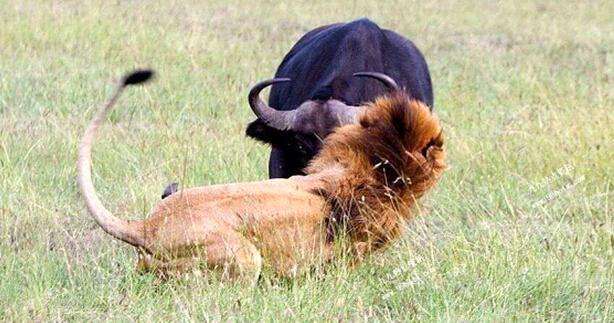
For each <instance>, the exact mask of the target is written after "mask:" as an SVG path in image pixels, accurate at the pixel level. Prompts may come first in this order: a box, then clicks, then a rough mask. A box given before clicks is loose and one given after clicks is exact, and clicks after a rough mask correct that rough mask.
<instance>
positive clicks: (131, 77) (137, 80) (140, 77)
mask: <svg viewBox="0 0 614 323" xmlns="http://www.w3.org/2000/svg"><path fill="white" fill-rule="evenodd" d="M154 74H155V72H154V71H153V70H134V71H132V72H130V74H126V75H125V76H124V78H123V79H122V84H123V85H124V86H128V85H134V84H141V83H145V82H147V81H149V80H150V79H151V78H152V77H153V76H154Z"/></svg>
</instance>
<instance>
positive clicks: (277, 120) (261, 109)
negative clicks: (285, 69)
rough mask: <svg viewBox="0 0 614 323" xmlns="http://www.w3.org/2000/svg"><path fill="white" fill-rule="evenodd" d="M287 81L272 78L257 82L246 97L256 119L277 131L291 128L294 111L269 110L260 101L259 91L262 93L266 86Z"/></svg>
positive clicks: (285, 79) (268, 107)
mask: <svg viewBox="0 0 614 323" xmlns="http://www.w3.org/2000/svg"><path fill="white" fill-rule="evenodd" d="M289 81H290V79H289V78H274V79H270V80H266V81H262V82H259V83H257V84H256V85H254V86H253V87H252V89H251V90H250V91H249V95H248V97H247V99H248V101H249V106H250V107H251V108H252V111H254V114H255V115H256V116H257V117H258V118H260V119H262V121H264V122H265V123H266V124H267V125H269V126H271V127H273V128H276V129H279V130H285V129H289V128H291V126H292V118H293V117H294V112H295V111H278V110H275V109H273V108H271V107H270V106H268V105H267V104H266V103H264V101H262V99H260V91H262V90H263V89H264V88H266V87H267V86H270V85H273V84H275V83H282V82H289Z"/></svg>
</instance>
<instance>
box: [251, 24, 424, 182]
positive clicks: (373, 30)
mask: <svg viewBox="0 0 614 323" xmlns="http://www.w3.org/2000/svg"><path fill="white" fill-rule="evenodd" d="M359 72H362V73H359ZM355 76H364V77H370V78H373V79H375V80H369V79H367V78H364V77H355ZM275 77H276V78H275V79H272V80H268V81H264V82H260V83H258V84H257V85H255V86H254V87H253V88H252V90H251V91H250V95H249V101H250V106H251V107H252V110H254V112H255V113H256V116H257V117H258V119H257V120H255V121H253V122H252V123H250V124H249V125H248V127H247V130H246V134H247V135H248V136H249V137H252V138H254V139H257V140H260V141H262V142H265V143H268V144H270V145H271V146H272V150H271V155H270V159H269V177H271V178H277V177H284V178H285V177H290V176H292V175H299V174H303V168H305V167H306V166H307V163H308V162H309V161H310V160H311V159H312V158H313V157H314V156H315V154H316V153H317V152H318V151H319V149H320V147H321V143H322V140H323V139H324V138H325V137H326V136H327V135H328V134H330V133H331V132H332V131H333V130H334V128H335V127H338V126H340V125H343V124H348V123H352V122H354V121H355V117H356V114H357V112H359V111H360V110H361V109H363V108H364V107H362V106H361V104H363V103H365V102H370V101H372V100H373V99H374V98H376V97H377V96H380V95H382V94H384V93H385V91H386V88H387V87H388V88H395V87H397V86H398V87H401V88H403V89H404V90H405V91H407V93H408V94H409V95H410V96H411V97H412V98H415V99H417V100H420V101H422V102H424V103H426V104H427V105H428V106H429V107H431V109H432V107H433V89H432V86H431V77H430V74H429V71H428V67H427V65H426V61H425V60H424V56H423V55H422V53H420V51H419V50H418V48H416V46H415V45H414V44H413V43H412V42H411V41H410V40H408V39H407V38H405V37H403V36H401V35H399V34H397V33H395V32H393V31H390V30H386V29H382V28H380V27H379V26H378V25H377V24H375V23H373V22H372V21H370V20H368V19H360V20H356V21H352V22H349V23H337V24H332V25H327V26H322V27H319V28H316V29H314V30H312V31H310V32H308V33H307V34H305V35H304V36H303V37H302V38H301V39H299V41H298V42H297V43H296V44H295V45H294V47H292V49H291V50H290V52H289V53H288V54H287V55H286V57H284V59H283V61H282V62H281V65H280V66H279V68H278V69H277V72H276V73H275ZM378 81H379V82H378ZM395 81H396V83H395ZM397 84H398V85H397ZM269 85H273V86H272V88H271V93H270V95H269V104H268V105H267V104H266V103H264V102H263V101H262V100H260V99H259V98H258V94H259V92H260V91H261V90H262V89H263V88H264V87H266V86H269Z"/></svg>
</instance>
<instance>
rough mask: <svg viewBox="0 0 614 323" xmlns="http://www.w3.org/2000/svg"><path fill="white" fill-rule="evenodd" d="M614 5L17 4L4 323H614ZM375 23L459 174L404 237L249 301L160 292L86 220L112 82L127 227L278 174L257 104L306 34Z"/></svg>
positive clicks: (3, 144)
mask: <svg viewBox="0 0 614 323" xmlns="http://www.w3.org/2000/svg"><path fill="white" fill-rule="evenodd" d="M613 13H614V2H612V1H601V2H600V1H583V2H578V3H571V2H564V3H563V2H561V3H559V2H554V1H552V2H550V1H543V2H539V3H534V2H530V1H515V2H513V3H512V2H506V3H503V2H501V3H494V2H490V1H483V2H468V1H416V2H406V1H398V2H392V1H390V2H388V1H373V2H369V3H354V2H353V1H335V2H334V3H332V2H331V1H315V2H314V1H305V2H287V3H278V2H277V1H266V2H262V3H259V2H257V1H230V2H228V1H208V3H201V2H200V1H161V2H155V3H154V2H143V1H95V2H81V1H61V2H59V1H58V2H47V1H33V2H30V1H1V0H0V21H2V23H1V26H0V319H3V320H18V321H21V320H30V319H36V320H65V319H69V320H89V319H97V320H106V319H110V320H143V321H149V320H151V319H155V320H166V319H175V320H187V321H191V320H201V319H213V320H216V319H239V320H248V319H268V318H273V317H288V318H297V319H315V320H320V319H369V318H378V319H385V320H386V319H391V320H396V319H426V320H461V319H462V320H476V321H478V320H483V319H489V320H497V319H502V318H508V319H509V318H512V319H523V320H524V319H528V320H548V319H554V320H559V319H563V320H602V321H612V319H613V314H614V313H613V312H614V294H613V290H614V267H613V263H612V259H613V245H614V237H613V220H612V216H611V209H612V193H611V191H612V174H614V169H613V165H614V162H613V161H612V159H613V158H614V155H613V151H614V146H613V142H614V140H613V138H614V126H613V121H614V120H613V114H612V108H613V107H614V95H613V90H612V89H613V88H614V87H613V84H612V83H613V82H612V78H613V77H614V73H613V72H614V71H613V70H614V54H613V51H614V19H613V16H612V15H613ZM363 16H368V17H369V18H371V19H372V20H374V21H375V22H377V23H379V24H380V25H381V26H382V27H385V28H389V29H393V30H396V31H398V32H399V33H401V34H403V35H405V36H407V37H409V38H411V39H412V40H414V42H415V43H416V44H417V46H418V47H419V48H420V49H421V50H422V51H423V52H424V54H425V56H426V59H427V61H428V63H429V65H430V69H431V73H432V78H433V83H434V86H435V110H436V112H437V113H438V114H439V116H440V117H441V119H442V120H443V123H444V127H445V133H446V137H447V143H446V146H447V148H448V151H449V157H448V160H449V164H450V166H451V168H450V170H449V171H448V172H447V173H446V174H445V176H444V178H443V179H442V181H441V182H440V184H439V186H438V187H437V188H436V189H435V190H434V191H432V192H431V193H430V194H429V195H428V196H427V197H426V198H425V199H424V200H423V203H422V207H421V208H420V210H419V213H420V216H419V217H418V218H417V219H416V220H415V221H413V222H411V223H410V224H409V225H408V230H407V234H406V235H405V237H404V238H403V240H401V241H399V242H398V243H396V244H394V245H393V246H392V247H391V248H390V249H389V250H387V251H386V252H383V253H378V254H376V255H374V256H373V257H371V258H370V259H369V260H368V261H367V262H366V263H364V264H363V265H362V266H360V267H358V268H357V269H355V270H350V269H348V268H347V267H346V266H345V265H344V264H343V263H341V262H338V263H333V264H332V265H331V267H330V268H329V270H327V272H326V273H322V272H314V273H311V274H308V275H306V276H304V277H301V278H299V279H296V280H294V281H289V280H283V279H280V278H276V277H275V276H274V275H272V274H270V273H265V274H264V275H263V277H262V278H261V281H260V282H259V284H258V286H257V287H256V288H255V289H250V288H246V287H244V286H240V285H233V284H228V283H222V282H220V281H219V280H216V279H215V278H206V277H204V278H194V277H186V278H183V279H174V280H170V281H167V282H162V283H161V282H158V281H156V280H155V279H154V278H153V277H151V276H148V275H139V274H137V273H135V271H134V267H133V266H134V252H133V249H132V248H130V247H127V246H126V245H125V244H122V243H119V242H116V241H113V240H112V239H111V238H110V237H109V236H106V235H104V234H103V233H102V231H101V230H100V229H99V228H97V226H96V225H95V224H94V222H93V221H92V219H91V218H90V217H89V216H88V215H87V214H86V212H85V208H84V205H83V203H82V201H81V199H80V197H79V194H78V192H77V188H76V183H75V159H76V144H77V140H78V137H79V135H80V133H81V131H82V130H83V128H84V126H85V125H86V124H87V122H89V119H90V118H91V116H92V114H93V111H94V108H96V107H97V106H98V105H99V103H100V102H102V101H103V100H104V99H105V98H106V97H107V96H108V95H109V93H110V91H111V86H112V81H113V80H116V79H117V78H118V77H119V76H120V75H121V74H122V73H123V72H125V71H128V70H130V69H132V68H134V67H141V66H149V67H153V68H155V69H156V70H157V71H158V72H159V74H158V78H157V80H156V81H155V82H153V83H152V84H150V85H148V86H146V87H141V88H138V89H131V90H130V91H129V93H127V94H126V95H125V96H124V97H123V98H122V100H121V102H120V104H119V105H118V108H117V109H116V111H114V113H113V114H112V117H111V122H109V123H108V124H107V125H106V126H105V127H103V130H102V134H101V139H100V141H99V143H98V144H97V147H96V149H95V151H94V160H95V163H94V171H95V181H96V185H97V187H98V189H99V190H100V192H101V194H102V196H103V200H104V201H105V202H106V204H107V205H108V207H109V208H110V209H111V210H112V211H113V212H114V213H116V214H118V215H120V216H122V217H125V218H142V217H144V216H145V214H146V213H147V212H148V210H149V209H150V207H152V205H153V204H154V203H155V202H156V201H157V200H158V199H159V196H160V193H161V191H162V188H163V187H164V186H165V185H166V184H167V183H168V182H170V181H174V180H179V181H180V182H181V183H182V184H184V185H186V186H194V185H204V184H211V183H225V182H235V181H249V180H257V179H263V178H265V177H266V176H267V172H266V164H267V158H268V156H267V154H268V149H267V148H266V147H264V146H262V145H259V144H257V143H256V142H254V141H252V140H249V139H247V138H245V137H244V135H243V131H244V128H245V125H246V123H247V122H248V121H250V120H252V119H253V116H252V114H251V112H250V110H249V108H248V106H247V102H246V94H247V90H248V88H249V86H250V85H251V84H253V83H254V82H256V81H257V80H261V79H265V78H269V77H271V76H272V75H273V74H274V72H275V68H276V66H277V64H278V63H279V62H280V61H281V59H282V57H283V55H284V54H285V53H286V52H287V51H288V50H289V49H290V47H291V45H292V44H293V43H294V42H295V41H296V40H297V39H298V38H299V36H300V35H302V34H303V33H305V32H306V31H308V30H309V29H311V28H314V27H316V26H319V25H322V24H327V23H331V22H336V21H347V20H351V19H355V18H359V17H363Z"/></svg>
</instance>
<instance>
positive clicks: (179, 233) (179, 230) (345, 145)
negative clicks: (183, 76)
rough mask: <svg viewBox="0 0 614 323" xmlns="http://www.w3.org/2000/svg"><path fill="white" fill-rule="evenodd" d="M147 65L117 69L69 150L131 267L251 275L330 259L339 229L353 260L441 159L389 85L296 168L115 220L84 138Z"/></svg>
mask: <svg viewBox="0 0 614 323" xmlns="http://www.w3.org/2000/svg"><path fill="white" fill-rule="evenodd" d="M152 73H153V72H151V71H136V72H133V73H131V74H129V75H127V76H125V77H124V78H122V80H121V82H120V84H119V85H118V87H117V90H116V92H115V94H114V95H113V97H112V98H111V99H110V100H109V102H108V103H107V104H105V105H104V106H103V107H102V108H101V110H100V111H99V112H98V113H97V114H96V116H95V117H94V119H93V121H92V122H91V124H90V125H89V127H88V128H87V129H86V131H85V134H84V135H83V138H82V140H81V144H80V146H79V157H78V182H79V187H80V189H81V193H82V195H83V197H84V199H85V203H86V205H87V209H88V211H89V213H90V214H91V215H92V217H93V218H94V220H96V222H97V223H98V224H99V225H100V226H101V227H102V229H103V230H105V231H106V232H107V233H108V234H110V235H111V236H113V237H115V238H117V239H119V240H122V241H125V242H127V243H129V244H131V245H133V246H135V247H136V248H137V251H138V254H139V261H138V267H139V268H140V269H144V270H151V271H154V272H156V273H158V274H160V275H163V276H166V275H168V274H172V273H180V272H185V271H190V270H195V269H196V268H198V267H201V266H203V265H206V266H209V267H215V268H221V269H223V270H224V271H223V272H224V274H225V275H226V276H227V277H231V278H236V279H241V280H246V281H249V282H255V281H256V280H257V278H258V276H259V275H260V271H261V267H262V266H263V262H264V263H265V264H267V265H268V266H271V267H272V268H273V269H274V270H275V271H276V272H277V273H278V274H280V275H284V276H293V275H296V274H297V273H300V272H302V271H304V269H306V268H309V267H310V266H312V265H314V264H316V263H318V262H326V261H328V260H330V259H331V258H332V257H333V255H334V253H333V252H332V249H333V248H332V246H333V243H334V241H335V239H341V238H342V239H345V241H346V242H348V243H349V245H350V246H351V247H352V248H351V250H352V251H353V256H354V257H355V259H357V260H360V259H361V258H362V256H363V255H365V254H367V253H369V252H371V251H373V250H375V249H378V248H381V247H383V246H385V245H386V244H387V243H388V242H390V241H391V240H393V239H395V238H397V237H398V236H399V234H400V232H401V228H402V224H403V221H404V220H407V219H409V218H410V217H411V212H410V209H409V207H410V206H412V205H413V204H414V203H415V201H416V199H418V198H419V197H420V196H422V195H423V193H424V192H426V191H427V190H428V189H430V188H431V187H433V186H434V184H435V183H436V182H437V180H438V179H439V177H440V175H441V174H442V172H443V171H444V169H445V164H444V156H445V153H444V150H443V136H442V131H441V127H440V125H439V121H438V119H437V118H436V117H435V116H434V115H432V114H431V112H430V111H429V109H428V107H426V106H425V105H424V104H422V103H421V102H418V101H413V100H411V99H409V98H408V96H407V94H406V93H404V92H403V91H394V92H392V93H390V94H388V95H385V96H382V97H380V98H378V99H376V100H375V101H374V102H373V103H370V104H368V105H367V108H366V109H365V110H364V112H362V113H361V115H360V116H359V117H358V122H357V123H356V124H350V125H346V126H342V127H339V128H338V129H337V130H336V131H335V132H333V133H332V134H331V135H330V136H329V137H328V138H326V140H325V142H324V145H323V148H322V150H321V151H320V152H319V153H318V155H317V156H316V158H315V159H314V160H313V161H312V162H311V163H310V165H309V166H308V167H307V169H306V174H307V175H305V176H293V177H290V178H288V179H270V180H265V181H258V182H250V183H232V184H224V185H211V186H204V187H195V188H189V189H183V190H180V191H178V192H176V193H174V194H172V195H170V196H168V197H167V198H165V199H164V200H162V201H160V202H159V203H158V205H157V206H156V207H155V208H154V209H153V211H152V212H151V214H150V216H149V217H148V218H147V219H145V220H140V221H127V220H123V219H120V218H117V217H115V216H113V215H112V214H111V213H110V212H109V211H108V210H107V209H106V208H105V207H104V206H103V204H102V203H101V201H100V199H99V198H98V195H97V193H96V191H95V189H94V185H93V183H92V178H91V177H92V173H91V148H92V141H93V139H94V136H95V132H96V130H97V129H98V127H99V126H100V124H101V123H102V122H103V121H104V119H105V117H106V115H107V113H108V112H109V110H110V109H111V107H112V106H113V105H114V103H115V101H116V100H117V98H118V97H119V95H120V94H121V92H122V91H123V89H124V88H125V87H126V86H128V85H132V84H139V83H143V82H145V81H147V80H148V79H149V78H150V77H151V76H152Z"/></svg>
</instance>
